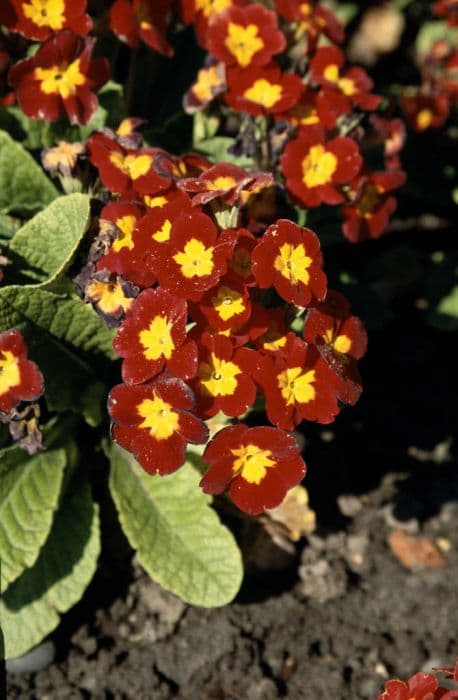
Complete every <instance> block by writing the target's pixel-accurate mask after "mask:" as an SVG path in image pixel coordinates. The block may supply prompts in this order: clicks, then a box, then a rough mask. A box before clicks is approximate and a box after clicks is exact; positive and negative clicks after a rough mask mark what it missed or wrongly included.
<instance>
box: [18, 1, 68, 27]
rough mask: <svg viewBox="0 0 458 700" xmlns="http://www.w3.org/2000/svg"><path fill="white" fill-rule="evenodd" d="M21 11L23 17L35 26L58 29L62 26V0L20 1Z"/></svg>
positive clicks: (63, 11)
mask: <svg viewBox="0 0 458 700" xmlns="http://www.w3.org/2000/svg"><path fill="white" fill-rule="evenodd" d="M22 11H23V13H24V17H27V19H29V20H30V21H31V22H33V23H34V24H36V25H37V27H50V28H51V29H53V30H54V31H58V30H59V29H62V27H63V26H64V22H65V16H64V13H65V2H64V0H30V1H29V2H28V3H22Z"/></svg>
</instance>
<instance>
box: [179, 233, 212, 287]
mask: <svg viewBox="0 0 458 700" xmlns="http://www.w3.org/2000/svg"><path fill="white" fill-rule="evenodd" d="M173 259H174V260H175V262H176V263H177V265H179V266H180V267H181V274H182V275H183V277H186V278H187V279H191V278H192V277H205V276H206V275H211V273H212V272H213V268H214V266H215V265H214V263H213V248H206V247H205V246H204V244H203V243H202V241H199V240H198V239H197V238H191V240H190V241H188V242H187V243H186V245H185V247H184V250H183V251H182V252H180V253H176V255H174V256H173Z"/></svg>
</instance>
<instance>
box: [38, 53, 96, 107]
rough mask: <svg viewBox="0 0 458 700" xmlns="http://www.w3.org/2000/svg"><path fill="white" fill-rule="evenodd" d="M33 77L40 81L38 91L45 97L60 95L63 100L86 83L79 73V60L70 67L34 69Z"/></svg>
mask: <svg viewBox="0 0 458 700" xmlns="http://www.w3.org/2000/svg"><path fill="white" fill-rule="evenodd" d="M33 77H34V78H35V79H36V80H39V81H41V85H40V89H41V91H42V92H44V93H45V95H60V96H61V97H62V99H63V100H66V99H67V98H68V97H70V96H72V95H74V94H75V93H76V89H77V88H78V87H79V86H80V85H84V84H85V82H86V77H85V76H84V75H83V73H81V71H80V60H79V58H78V59H76V61H73V63H70V65H62V66H52V67H51V68H35V70H34V71H33Z"/></svg>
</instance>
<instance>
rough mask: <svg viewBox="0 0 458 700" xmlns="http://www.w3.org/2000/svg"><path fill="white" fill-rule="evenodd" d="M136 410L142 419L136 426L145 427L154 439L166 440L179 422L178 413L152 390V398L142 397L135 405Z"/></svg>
mask: <svg viewBox="0 0 458 700" xmlns="http://www.w3.org/2000/svg"><path fill="white" fill-rule="evenodd" d="M137 412H138V414H139V415H140V416H141V417H142V418H143V419H144V420H143V422H142V423H140V425H139V426H138V427H139V428H147V429H148V430H149V433H150V435H151V437H153V438H155V439H156V440H167V438H169V437H171V436H172V435H173V433H174V432H175V431H176V429H177V428H178V424H179V422H180V417H179V415H178V413H177V412H176V411H174V410H173V409H172V407H171V405H170V404H169V403H166V402H165V401H163V400H162V399H161V398H160V396H157V394H155V393H154V391H153V398H152V399H144V400H143V401H142V402H141V403H140V404H139V405H138V406H137Z"/></svg>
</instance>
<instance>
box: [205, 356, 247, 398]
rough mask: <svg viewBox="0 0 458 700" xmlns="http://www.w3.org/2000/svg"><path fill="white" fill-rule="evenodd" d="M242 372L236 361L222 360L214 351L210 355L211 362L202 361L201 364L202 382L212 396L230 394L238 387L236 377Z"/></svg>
mask: <svg viewBox="0 0 458 700" xmlns="http://www.w3.org/2000/svg"><path fill="white" fill-rule="evenodd" d="M239 374H241V369H240V367H239V366H238V365H236V364H235V363H234V362H228V361H227V360H221V359H220V358H219V357H216V355H215V354H214V353H212V354H211V356H210V362H209V363H208V362H201V363H200V365H199V378H200V383H201V384H202V386H203V387H204V389H205V390H206V391H207V392H208V393H209V394H211V395H212V396H230V395H231V394H233V393H234V391H235V390H236V389H237V384H238V382H237V379H236V377H237V376H238V375H239Z"/></svg>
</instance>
